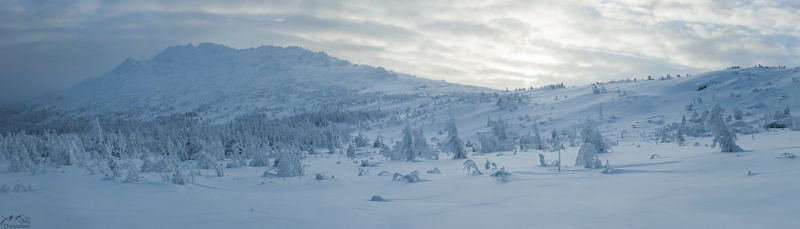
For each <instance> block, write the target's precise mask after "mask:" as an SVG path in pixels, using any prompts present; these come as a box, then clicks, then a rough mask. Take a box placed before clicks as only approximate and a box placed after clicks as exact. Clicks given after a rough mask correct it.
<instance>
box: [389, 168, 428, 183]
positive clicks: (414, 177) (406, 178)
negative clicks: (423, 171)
mask: <svg viewBox="0 0 800 229" xmlns="http://www.w3.org/2000/svg"><path fill="white" fill-rule="evenodd" d="M392 180H393V181H399V182H407V183H414V182H419V181H420V180H421V179H420V178H419V172H417V171H416V170H414V171H413V172H410V173H408V174H406V175H403V174H400V173H394V175H393V176H392Z"/></svg>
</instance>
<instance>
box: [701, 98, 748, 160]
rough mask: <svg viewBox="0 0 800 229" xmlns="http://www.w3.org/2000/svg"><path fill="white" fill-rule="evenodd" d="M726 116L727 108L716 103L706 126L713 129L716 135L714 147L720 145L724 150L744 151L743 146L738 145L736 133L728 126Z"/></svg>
mask: <svg viewBox="0 0 800 229" xmlns="http://www.w3.org/2000/svg"><path fill="white" fill-rule="evenodd" d="M724 117H725V109H723V108H722V107H720V106H719V104H716V105H714V108H712V109H711V113H710V114H709V116H708V120H707V121H706V126H707V127H708V128H709V129H710V130H711V132H712V133H713V136H714V140H713V144H712V145H711V147H712V148H713V147H716V146H717V145H719V148H720V150H721V151H722V152H742V151H744V150H743V149H742V147H739V146H738V145H736V134H734V133H733V132H732V131H731V130H730V129H729V128H728V124H727V123H725V118H724Z"/></svg>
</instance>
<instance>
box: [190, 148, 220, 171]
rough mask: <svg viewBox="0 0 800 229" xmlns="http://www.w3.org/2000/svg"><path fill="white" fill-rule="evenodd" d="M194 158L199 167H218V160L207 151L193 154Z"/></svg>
mask: <svg viewBox="0 0 800 229" xmlns="http://www.w3.org/2000/svg"><path fill="white" fill-rule="evenodd" d="M192 160H195V161H197V168H200V169H213V168H215V167H217V166H218V165H217V160H215V159H214V157H212V156H211V154H209V153H208V152H206V151H202V152H200V153H197V154H194V155H192Z"/></svg>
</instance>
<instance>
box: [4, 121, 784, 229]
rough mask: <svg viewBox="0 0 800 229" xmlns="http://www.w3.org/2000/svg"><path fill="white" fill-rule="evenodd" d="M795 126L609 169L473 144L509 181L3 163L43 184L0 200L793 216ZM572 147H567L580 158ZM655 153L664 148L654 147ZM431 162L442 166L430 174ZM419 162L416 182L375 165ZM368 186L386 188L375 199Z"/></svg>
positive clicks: (354, 222) (349, 212)
mask: <svg viewBox="0 0 800 229" xmlns="http://www.w3.org/2000/svg"><path fill="white" fill-rule="evenodd" d="M797 139H800V132H790V131H771V132H764V133H760V134H756V135H754V136H752V137H751V136H747V137H741V138H740V144H741V145H743V146H744V147H746V148H748V149H750V150H749V151H747V152H742V153H736V154H729V153H719V152H718V151H717V150H713V149H711V148H709V147H707V146H684V147H678V146H677V144H659V145H655V144H643V143H640V142H636V141H632V142H623V143H621V144H620V145H619V146H617V147H616V148H615V152H614V153H609V154H603V155H602V156H601V159H603V160H609V161H610V163H611V166H612V167H614V168H616V169H617V170H616V172H615V173H614V174H602V173H601V170H596V169H582V168H577V167H571V166H570V167H566V168H564V169H562V172H560V173H559V172H557V171H555V170H554V168H551V167H537V164H538V158H537V153H538V152H535V151H531V152H520V153H518V154H517V155H514V154H513V152H502V153H498V154H491V155H489V154H487V155H470V159H472V160H475V161H476V162H478V163H479V164H482V163H483V162H484V161H485V160H490V161H492V162H495V163H497V164H498V166H502V167H506V169H507V171H509V172H511V173H512V175H511V176H510V177H508V178H507V181H506V182H505V183H502V182H499V181H497V180H496V179H494V178H493V177H489V176H488V175H483V176H467V175H466V173H465V172H464V171H463V170H462V162H463V160H449V159H442V160H437V161H418V162H394V161H381V163H379V164H378V166H377V167H368V168H367V169H368V170H369V174H368V175H367V176H357V169H358V166H359V165H358V164H357V163H354V162H352V161H349V160H348V159H347V158H345V157H344V156H343V155H333V156H312V157H309V158H307V159H306V160H304V163H305V164H306V165H307V169H308V170H307V174H316V173H324V174H328V175H334V176H335V178H333V179H327V180H321V181H318V180H315V179H314V176H310V175H307V176H304V177H300V178H277V177H261V174H262V173H263V171H264V168H250V167H245V168H238V169H228V170H227V171H226V173H227V175H226V176H225V177H221V178H219V177H213V176H212V174H213V171H210V170H203V171H202V173H203V174H206V177H201V178H198V181H197V184H190V185H184V186H182V185H173V184H163V183H161V182H160V181H159V178H158V177H156V176H155V175H153V174H147V175H146V177H147V178H148V180H149V181H146V182H144V183H136V184H125V183H122V182H121V181H120V180H112V181H105V180H102V179H100V177H99V176H90V175H86V174H85V172H84V171H83V170H81V169H79V168H76V167H71V166H68V167H63V168H50V169H49V172H47V173H45V174H39V175H30V174H19V173H16V174H14V173H8V172H5V171H3V172H2V173H0V183H5V184H12V185H13V184H17V183H19V184H24V185H27V184H33V187H34V189H35V190H34V191H32V192H24V193H11V192H9V193H0V203H3V204H2V205H0V211H2V212H3V213H4V214H5V215H7V214H6V213H8V214H11V213H10V211H11V210H14V212H15V213H22V214H25V215H26V216H30V218H31V221H32V228H521V227H524V228H796V226H797V225H798V223H800V221H798V219H797V217H796V214H797V210H798V206H797V203H800V196H799V195H797V190H800V182H797V179H796V178H797V177H798V176H800V166H798V165H799V164H798V163H800V161H798V159H793V160H792V159H782V158H776V156H778V155H779V153H780V152H799V151H800V144H798V143H797V141H796V140H797ZM708 140H709V139H706V138H702V139H693V138H690V139H689V142H695V141H698V142H701V143H708ZM636 145H641V146H640V147H637V146H636ZM576 149H577V148H569V149H568V150H566V151H564V152H562V157H564V158H574V157H575V156H576V155H575V154H576ZM653 153H657V154H658V155H660V156H661V158H657V159H650V156H651V155H652V154H653ZM545 155H546V157H547V159H548V160H549V159H552V158H555V156H556V155H555V153H552V152H545ZM443 158H446V157H444V156H443ZM361 159H368V158H361ZM567 161H568V160H567ZM338 162H341V163H338ZM565 164H569V163H565ZM434 167H437V168H439V169H440V170H441V171H442V174H425V173H423V172H424V171H426V170H429V169H432V168H434ZM414 170H417V171H420V174H421V178H422V181H421V182H415V183H405V182H396V181H392V179H391V176H377V174H378V173H379V172H380V171H389V172H392V173H393V172H400V173H403V174H406V173H409V172H411V171H414ZM481 170H484V169H483V168H482V167H481ZM490 171H492V170H490ZM484 172H486V171H485V170H484ZM748 172H751V174H753V175H748ZM373 195H379V196H381V197H383V198H385V199H386V200H387V201H384V202H375V201H369V199H370V198H371V197H372V196H373Z"/></svg>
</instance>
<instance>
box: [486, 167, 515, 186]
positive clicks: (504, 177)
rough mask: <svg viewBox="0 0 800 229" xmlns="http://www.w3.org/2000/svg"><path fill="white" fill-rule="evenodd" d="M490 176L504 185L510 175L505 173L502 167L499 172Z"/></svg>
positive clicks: (504, 168)
mask: <svg viewBox="0 0 800 229" xmlns="http://www.w3.org/2000/svg"><path fill="white" fill-rule="evenodd" d="M490 176H491V177H494V178H496V179H497V180H498V181H500V182H503V183H505V182H507V181H508V177H510V176H511V173H510V172H507V171H506V167H502V168H500V170H498V171H496V172H494V173H492V175H490Z"/></svg>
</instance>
